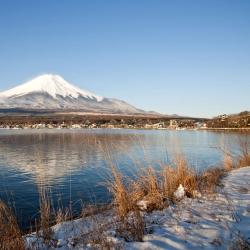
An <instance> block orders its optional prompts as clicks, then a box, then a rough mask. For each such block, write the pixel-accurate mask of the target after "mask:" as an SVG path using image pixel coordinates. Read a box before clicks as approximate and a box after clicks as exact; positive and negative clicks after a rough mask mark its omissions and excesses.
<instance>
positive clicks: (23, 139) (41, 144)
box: [0, 129, 250, 227]
mask: <svg viewBox="0 0 250 250" xmlns="http://www.w3.org/2000/svg"><path fill="white" fill-rule="evenodd" d="M246 139H247V140H249V139H250V136H249V135H244V134H240V133H224V132H209V131H188V130H185V131H174V130H125V129H120V130H118V129H117V130H115V129H110V130H109V129H92V130H88V129H82V130H57V129H53V130H5V129H1V130H0V198H1V199H3V200H5V201H6V202H8V203H9V204H12V205H14V207H15V210H16V213H17V215H18V218H19V220H20V222H21V224H22V226H23V227H27V226H28V225H30V221H34V219H35V218H36V217H37V216H38V209H39V200H38V186H39V184H40V183H43V184H44V183H45V184H46V185H48V186H49V187H50V190H51V195H52V198H53V201H54V205H55V206H57V204H60V205H61V204H62V205H63V206H69V204H71V205H72V208H73V211H75V212H76V213H77V211H79V209H80V207H81V205H82V203H84V204H87V203H106V202H108V201H109V200H110V199H111V196H110V194H109V192H108V190H107V188H106V187H105V182H107V180H108V179H110V171H109V166H110V162H112V163H113V164H115V165H116V166H117V167H118V168H119V169H120V170H121V171H122V172H124V173H126V174H127V175H133V173H135V171H136V169H138V167H139V166H149V165H151V166H154V167H156V168H158V167H160V165H161V164H168V163H170V162H171V161H172V160H173V157H174V155H176V154H177V153H183V154H184V155H185V156H186V158H187V160H188V162H189V163H190V164H191V165H193V166H194V167H195V168H197V169H200V170H202V169H203V168H207V167H209V166H212V165H216V164H218V163H219V162H220V161H221V159H222V157H223V153H222V151H221V150H220V149H221V148H227V149H228V150H230V151H231V152H233V153H235V154H237V153H238V150H239V148H238V147H239V146H238V142H239V140H246Z"/></svg>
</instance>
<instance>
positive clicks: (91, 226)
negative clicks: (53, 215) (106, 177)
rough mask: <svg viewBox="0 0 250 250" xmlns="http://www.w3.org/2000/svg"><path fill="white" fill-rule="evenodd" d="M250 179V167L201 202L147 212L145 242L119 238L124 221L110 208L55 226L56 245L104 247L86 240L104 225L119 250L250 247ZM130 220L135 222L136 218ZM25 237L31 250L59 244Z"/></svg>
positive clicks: (192, 200)
mask: <svg viewBox="0 0 250 250" xmlns="http://www.w3.org/2000/svg"><path fill="white" fill-rule="evenodd" d="M249 180H250V167H242V168H238V169H233V170H231V171H229V172H228V173H227V175H226V176H225V177H223V179H222V181H221V182H222V184H223V187H218V189H217V191H216V193H215V194H212V195H209V194H208V195H202V196H199V197H197V198H188V197H183V198H182V199H181V200H180V201H179V203H177V204H176V205H174V206H169V207H167V208H165V209H163V210H154V211H153V212H152V213H148V212H144V211H143V210H142V211H141V213H142V216H143V219H144V221H145V223H146V224H145V226H146V232H145V235H144V236H143V241H142V242H138V241H134V240H132V241H126V240H124V239H123V238H121V237H119V236H118V235H117V233H116V232H115V231H116V227H117V224H118V223H119V221H118V218H117V215H116V214H115V212H114V210H113V209H112V208H111V209H110V210H107V211H105V212H102V213H98V214H96V215H92V216H87V217H84V218H79V219H74V220H69V221H65V222H62V223H59V224H56V225H54V226H53V227H51V229H52V230H53V235H54V236H53V241H54V246H55V247H60V249H63V250H67V249H93V248H94V249H96V248H97V249H100V248H102V247H103V245H102V244H104V243H100V242H99V243H97V242H96V243H94V242H90V243H88V244H85V239H84V238H82V237H86V238H88V237H90V236H91V237H94V235H93V234H98V233H100V232H99V231H98V230H99V229H97V228H99V227H101V225H102V226H103V227H104V228H105V232H102V233H103V234H104V235H103V237H105V238H107V240H108V242H110V244H111V242H112V246H113V247H114V249H116V248H115V247H120V248H121V249H127V250H133V249H137V250H138V249H158V248H159V249H172V250H173V249H197V250H198V249H200V248H201V247H202V248H204V249H225V248H226V247H228V246H230V245H234V244H237V241H238V240H239V239H245V240H246V242H245V244H248V243H247V237H248V236H249V233H250V228H249V227H247V225H249V223H250V211H249V202H250V182H249ZM130 217H131V219H132V217H133V214H131V215H130ZM96 219H98V221H99V222H98V224H96V223H97V221H96ZM96 227H97V228H96ZM225 228H226V230H225ZM102 230H103V229H102ZM239 232H240V234H239ZM239 237H241V238H239ZM23 238H24V240H25V242H26V243H25V244H26V248H27V249H28V247H30V246H32V245H33V244H38V245H39V246H40V247H41V248H38V249H46V250H50V249H54V248H53V247H54V246H48V245H47V246H46V244H44V243H43V240H42V238H37V236H36V234H35V233H33V234H28V235H25V236H24V237H23ZM157 242H158V243H157ZM174 242H175V243H174ZM98 244H101V245H98Z"/></svg>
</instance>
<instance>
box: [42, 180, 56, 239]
mask: <svg viewBox="0 0 250 250" xmlns="http://www.w3.org/2000/svg"><path fill="white" fill-rule="evenodd" d="M49 194H50V192H49V190H48V188H47V187H46V186H45V185H42V184H41V185H40V187H39V202H40V229H41V233H42V235H41V236H42V237H43V239H44V241H45V243H48V242H49V241H50V240H51V238H52V233H53V232H52V230H51V227H50V226H51V199H50V195H49Z"/></svg>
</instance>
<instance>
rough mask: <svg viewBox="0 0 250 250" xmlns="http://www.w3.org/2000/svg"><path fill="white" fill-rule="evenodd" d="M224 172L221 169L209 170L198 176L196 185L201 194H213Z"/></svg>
mask: <svg viewBox="0 0 250 250" xmlns="http://www.w3.org/2000/svg"><path fill="white" fill-rule="evenodd" d="M225 173H226V172H225V170H224V169H223V168H222V167H215V168H210V169H207V170H206V171H204V172H203V173H201V174H200V175H199V179H198V185H199V191H200V192H201V193H215V192H216V187H217V186H218V185H219V184H220V181H221V179H222V177H223V176H225Z"/></svg>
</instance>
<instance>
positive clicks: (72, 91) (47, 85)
mask: <svg viewBox="0 0 250 250" xmlns="http://www.w3.org/2000/svg"><path fill="white" fill-rule="evenodd" d="M30 93H47V94H49V95H50V96H52V97H53V98H56V97H57V95H59V96H63V97H67V96H70V97H72V98H78V97H79V96H83V97H85V98H91V99H96V100H97V101H102V100H103V97H101V96H97V95H95V94H93V93H91V92H89V91H85V90H81V89H79V88H77V87H75V86H73V85H71V84H70V83H68V82H67V81H65V80H64V79H63V78H62V77H61V76H59V75H50V74H45V75H41V76H38V77H36V78H34V79H33V80H31V81H28V82H27V83H24V84H22V85H20V86H18V87H15V88H13V89H10V90H7V91H5V92H2V93H0V95H2V96H3V97H6V98H11V97H20V96H23V95H27V94H30Z"/></svg>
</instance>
